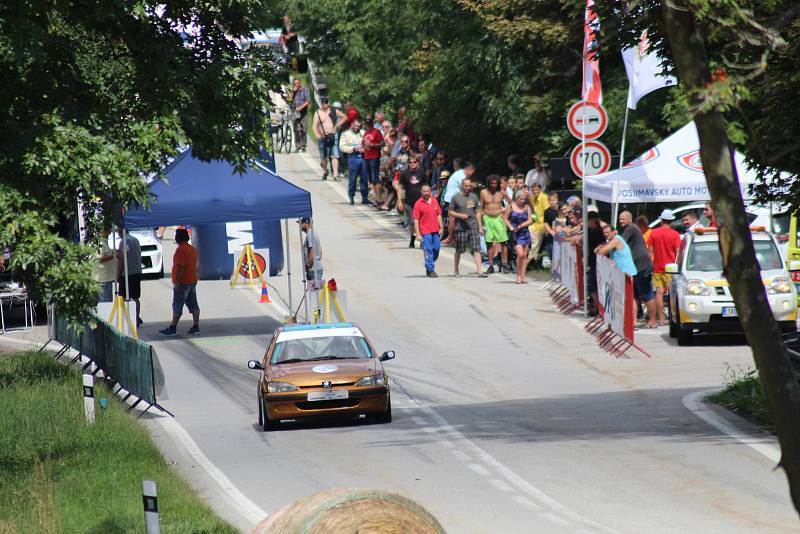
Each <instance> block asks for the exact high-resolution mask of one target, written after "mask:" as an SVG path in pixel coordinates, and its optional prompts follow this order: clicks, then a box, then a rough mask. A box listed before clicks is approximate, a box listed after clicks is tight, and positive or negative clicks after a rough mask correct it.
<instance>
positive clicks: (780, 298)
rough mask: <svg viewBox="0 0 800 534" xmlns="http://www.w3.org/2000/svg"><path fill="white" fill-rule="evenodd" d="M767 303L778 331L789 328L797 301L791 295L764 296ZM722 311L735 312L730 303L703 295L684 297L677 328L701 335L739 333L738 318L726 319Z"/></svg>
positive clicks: (794, 322) (793, 319)
mask: <svg viewBox="0 0 800 534" xmlns="http://www.w3.org/2000/svg"><path fill="white" fill-rule="evenodd" d="M767 300H768V301H769V305H770V308H771V309H772V314H773V316H774V317H775V320H776V321H777V322H778V323H779V324H780V326H781V329H783V330H790V329H793V328H794V327H795V325H796V321H797V300H796V298H795V297H794V295H793V294H791V293H787V294H782V295H767ZM725 309H735V305H734V303H733V301H726V300H719V299H715V298H713V297H706V296H684V297H682V298H681V299H680V321H681V325H682V326H684V327H686V328H688V327H691V328H693V329H695V330H700V331H704V332H741V331H742V325H741V321H740V320H739V317H738V316H727V315H726V314H725V313H724V310H725Z"/></svg>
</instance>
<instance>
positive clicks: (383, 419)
mask: <svg viewBox="0 0 800 534" xmlns="http://www.w3.org/2000/svg"><path fill="white" fill-rule="evenodd" d="M375 422H376V423H380V424H386V423H391V422H392V398H391V397H389V402H388V403H387V405H386V411H385V412H383V413H382V414H380V415H379V416H377V417H376V418H375Z"/></svg>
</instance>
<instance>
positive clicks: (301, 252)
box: [297, 224, 311, 323]
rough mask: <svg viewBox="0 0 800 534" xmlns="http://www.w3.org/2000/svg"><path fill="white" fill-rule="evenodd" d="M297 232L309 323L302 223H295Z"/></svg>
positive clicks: (307, 320)
mask: <svg viewBox="0 0 800 534" xmlns="http://www.w3.org/2000/svg"><path fill="white" fill-rule="evenodd" d="M297 232H298V235H299V236H300V266H301V268H302V269H303V271H302V272H303V278H302V280H303V293H304V294H305V297H306V298H304V299H303V301H304V302H305V312H306V322H307V323H310V322H311V321H310V320H309V315H308V280H306V275H305V273H306V272H307V271H306V258H305V256H304V255H303V225H302V224H298V225H297Z"/></svg>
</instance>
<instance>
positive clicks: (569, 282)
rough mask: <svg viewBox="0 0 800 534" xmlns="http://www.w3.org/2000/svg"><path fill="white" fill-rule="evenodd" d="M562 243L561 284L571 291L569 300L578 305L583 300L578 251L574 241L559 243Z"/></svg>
mask: <svg viewBox="0 0 800 534" xmlns="http://www.w3.org/2000/svg"><path fill="white" fill-rule="evenodd" d="M559 244H560V245H561V269H560V270H561V284H562V285H563V286H564V287H566V288H567V290H568V291H569V300H570V302H571V303H572V304H574V305H576V306H577V305H578V304H580V302H581V298H580V295H581V293H582V290H581V288H580V284H579V277H578V251H577V249H576V248H575V247H574V246H573V245H572V243H564V242H562V243H559Z"/></svg>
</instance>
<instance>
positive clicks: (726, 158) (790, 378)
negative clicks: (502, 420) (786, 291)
mask: <svg viewBox="0 0 800 534" xmlns="http://www.w3.org/2000/svg"><path fill="white" fill-rule="evenodd" d="M754 7H755V5H752V4H750V5H748V4H747V3H746V0H744V1H741V2H739V1H730V2H729V1H725V2H717V1H714V0H670V1H664V2H662V1H660V0H652V1H646V2H641V3H638V4H636V5H635V6H634V7H633V8H632V9H630V5H628V4H627V2H621V1H617V2H614V3H613V4H606V5H605V9H606V14H607V15H609V16H613V14H615V13H617V14H619V13H622V15H621V16H619V17H618V18H617V22H618V25H616V26H615V27H613V28H611V32H610V33H611V34H612V35H614V36H616V37H618V38H619V41H620V42H622V43H626V42H630V39H631V37H633V36H636V35H638V34H639V33H640V32H641V30H642V29H647V31H648V33H649V36H650V38H651V40H652V41H653V42H654V43H655V45H656V46H657V47H658V49H659V53H660V55H661V57H662V58H664V59H666V60H667V62H668V65H667V66H668V68H669V69H674V71H675V73H676V74H677V75H678V78H679V80H680V84H681V91H682V92H683V93H684V96H685V99H686V103H687V105H688V108H689V109H690V110H691V111H692V113H693V116H694V122H695V124H696V125H697V131H698V136H699V138H700V157H701V159H702V161H703V169H704V171H705V176H706V181H707V182H708V186H709V191H710V193H711V203H712V206H713V207H714V210H715V212H716V217H717V226H718V228H719V235H720V240H719V245H720V252H721V254H722V259H723V266H724V274H725V277H726V279H727V280H728V283H729V285H730V288H731V293H732V294H733V299H734V302H735V304H736V309H737V310H738V311H739V317H740V320H741V323H742V327H743V329H744V332H745V335H746V336H747V340H748V343H749V344H750V346H751V348H752V351H753V357H754V359H755V363H756V367H757V368H758V371H759V375H760V379H761V383H762V385H763V387H764V391H765V394H766V396H767V399H768V401H769V407H770V414H771V415H772V416H773V419H774V421H775V428H776V432H777V434H778V439H779V441H780V445H781V452H782V454H781V461H780V466H781V467H783V469H784V472H785V473H786V476H787V479H788V482H789V489H790V493H791V496H792V501H793V503H794V506H795V508H796V509H797V510H798V511H800V381H798V379H797V377H796V376H795V374H794V372H793V370H792V365H791V361H790V357H789V353H788V351H787V350H786V347H785V346H784V344H783V342H782V339H781V335H780V330H779V328H778V325H777V324H776V322H775V320H774V317H773V315H772V312H771V310H770V307H769V303H768V301H767V297H766V289H765V287H764V283H763V282H762V278H761V270H760V268H759V264H758V261H757V260H756V256H755V251H754V248H753V242H752V239H751V237H750V230H749V228H748V220H747V218H746V215H745V211H744V202H743V199H742V194H741V190H740V188H739V181H738V178H737V176H736V172H735V167H734V165H733V163H732V160H733V158H732V150H733V146H734V144H739V145H740V146H742V145H743V146H742V148H744V150H745V152H746V153H748V154H750V155H751V156H752V154H754V153H755V155H756V157H755V158H754V159H753V161H754V163H756V164H757V165H758V164H760V165H761V166H762V170H764V165H769V164H774V163H775V162H778V161H784V160H785V159H786V158H785V154H784V153H783V149H784V148H786V147H787V145H788V146H791V143H794V140H793V139H792V140H789V139H787V136H786V135H783V136H777V135H776V136H774V137H762V136H764V135H765V134H767V133H768V132H771V133H772V134H774V132H773V127H772V126H771V125H770V124H769V123H770V121H772V120H775V121H776V122H777V123H778V124H783V125H785V124H786V123H785V119H783V118H782V117H779V116H778V115H780V114H781V113H786V112H785V111H784V110H786V108H787V104H788V102H787V100H784V101H775V100H773V98H774V97H771V96H768V91H767V90H766V86H765V84H771V83H779V86H780V88H781V90H780V91H779V92H778V95H779V96H778V97H779V98H780V97H781V96H783V97H786V96H787V95H786V93H785V91H786V88H787V87H788V86H790V85H792V84H796V83H797V82H795V81H789V82H785V83H780V82H777V80H778V79H780V78H781V75H779V74H778V73H779V72H780V71H781V70H782V69H785V68H786V67H787V64H786V63H785V54H784V53H783V52H782V50H783V49H784V47H785V46H784V45H785V41H784V40H783V39H782V38H781V36H780V35H779V34H778V33H777V32H776V31H775V30H774V29H773V28H770V26H769V21H775V20H779V19H782V18H785V17H786V16H787V15H789V16H792V15H790V14H791V13H792V11H794V15H793V16H794V17H795V18H796V17H797V13H798V10H797V9H793V8H792V6H790V5H789V4H788V3H783V2H773V3H769V4H768V5H766V7H765V6H764V5H761V6H760V7H761V9H760V10H759V11H754V10H753V9H752V8H754ZM626 8H628V11H626ZM776 13H782V15H781V16H780V17H776ZM796 25H797V22H795V23H794V24H792V25H791V27H793V28H795V31H796V28H797V26H796ZM776 52H777V54H776ZM774 54H776V55H777V58H778V60H777V65H770V60H771V57H774V56H773V55H774ZM765 73H766V74H765ZM782 77H783V78H786V79H788V80H793V79H794V78H796V76H794V77H793V72H792V71H787V70H783V74H782ZM756 99H760V100H756ZM756 107H757V108H759V109H760V115H761V117H759V118H758V119H756V120H754V121H753V120H751V119H750V118H749V117H748V114H747V111H748V110H749V111H750V112H752V111H753V109H754V108H756ZM765 112H766V113H765ZM787 114H789V115H790V116H791V114H792V112H791V111H789V112H788V113H787ZM768 135H771V134H768ZM729 137H730V138H729ZM732 140H735V141H737V142H738V143H733V142H732ZM775 141H778V143H775ZM766 146H769V147H771V150H769V151H762V150H759V147H766ZM749 148H753V149H754V150H748V149H749ZM788 163H789V165H788V166H789V168H790V169H792V170H795V169H796V162H788ZM769 185H770V184H762V190H763V191H769V189H770V188H769ZM786 191H787V188H786V187H785V186H781V187H779V188H775V189H772V190H771V191H769V194H770V195H772V196H773V197H775V198H781V199H783V200H789V201H791V202H792V203H794V204H795V205H797V202H798V200H797V199H796V198H795V199H791V198H789V197H788V196H787V195H786Z"/></svg>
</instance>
